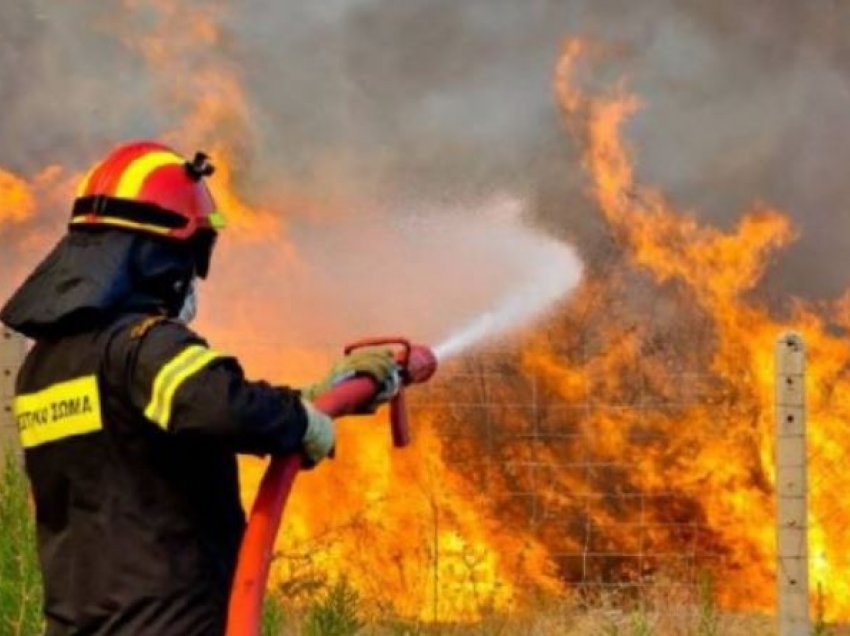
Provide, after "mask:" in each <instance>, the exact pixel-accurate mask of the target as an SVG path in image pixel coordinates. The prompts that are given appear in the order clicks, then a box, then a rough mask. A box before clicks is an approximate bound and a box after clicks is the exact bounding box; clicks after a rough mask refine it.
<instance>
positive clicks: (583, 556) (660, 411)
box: [0, 338, 850, 614]
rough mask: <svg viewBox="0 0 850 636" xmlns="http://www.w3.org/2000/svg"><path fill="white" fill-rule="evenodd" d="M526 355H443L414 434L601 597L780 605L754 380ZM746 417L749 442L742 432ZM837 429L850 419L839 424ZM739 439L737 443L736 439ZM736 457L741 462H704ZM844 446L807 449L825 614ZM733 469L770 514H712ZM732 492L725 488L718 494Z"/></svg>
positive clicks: (840, 568)
mask: <svg viewBox="0 0 850 636" xmlns="http://www.w3.org/2000/svg"><path fill="white" fill-rule="evenodd" d="M4 342H5V346H4V348H3V349H2V352H3V357H2V358H0V372H2V374H3V376H2V378H0V380H2V382H0V391H2V394H0V397H2V398H3V407H4V411H3V414H2V415H3V420H2V426H4V427H5V428H4V430H5V431H7V432H9V431H13V425H12V421H11V417H10V412H9V409H8V400H9V398H10V397H11V386H12V385H11V378H12V377H13V376H14V372H15V368H16V365H17V364H18V363H19V361H20V357H19V356H20V353H21V352H22V349H21V348H20V347H21V343H20V341H17V342H15V343H13V342H12V340H11V339H9V338H6V339H5V340H4ZM221 346H222V348H224V349H225V350H229V351H234V352H239V353H240V354H243V355H244V356H245V358H246V359H248V360H251V359H261V358H269V356H271V357H272V358H276V357H277V356H279V355H284V353H283V352H282V350H281V345H280V344H279V343H278V344H274V343H267V342H264V341H251V342H247V341H244V342H243V341H235V342H224V343H221ZM309 349H310V351H309V357H310V359H311V360H313V363H314V364H315V365H316V367H317V368H322V367H324V364H325V362H327V361H330V360H331V359H332V358H333V357H334V355H335V352H334V348H331V347H327V348H323V349H321V353H319V354H317V353H316V351H317V349H316V348H314V347H311V348H309ZM532 349H533V348H532ZM529 351H530V349H529V348H528V347H526V348H523V349H509V348H500V349H490V350H486V351H482V352H478V353H475V354H470V355H465V356H463V357H461V358H459V359H456V360H450V361H448V362H445V363H444V364H443V365H442V368H441V370H440V373H439V374H438V375H437V376H436V377H435V378H434V380H433V381H432V382H430V383H429V384H426V385H423V386H421V387H417V388H416V390H414V391H411V392H410V393H409V403H410V406H411V411H412V421H413V423H414V434H415V432H416V422H417V420H418V419H420V418H425V419H427V420H428V421H429V422H430V423H431V424H432V425H433V427H434V428H435V431H436V434H437V435H438V436H439V438H440V439H441V440H442V445H441V452H442V454H443V457H442V462H443V464H444V465H445V467H446V468H447V470H450V471H452V472H453V473H455V474H456V475H460V476H461V477H462V478H463V479H464V480H465V481H466V482H468V483H469V485H470V486H471V488H472V489H473V490H474V491H475V492H476V493H478V494H480V496H481V497H482V498H483V499H484V500H485V501H487V502H488V503H487V505H488V509H489V511H490V512H491V514H492V515H493V516H494V517H495V518H496V519H497V520H498V522H499V523H500V524H502V526H503V527H505V528H508V529H510V530H511V531H512V532H522V533H527V534H528V536H529V537H531V538H533V539H534V540H535V541H538V542H539V543H540V544H541V545H543V546H545V549H546V552H547V555H548V557H549V559H550V560H551V562H552V563H553V564H554V566H555V570H556V576H557V578H558V580H559V581H560V582H561V583H562V584H563V585H564V586H565V587H566V588H567V589H569V590H571V591H573V592H575V594H576V597H577V598H579V599H581V600H583V601H585V602H587V603H588V604H597V603H604V604H615V605H621V606H628V605H634V604H636V603H642V602H645V601H646V599H647V598H650V599H656V600H657V599H663V601H664V602H666V603H668V604H672V605H674V606H678V607H680V608H688V607H692V606H693V604H694V603H696V602H698V600H699V598H700V595H701V594H703V593H704V583H705V581H706V580H707V578H711V579H713V580H714V581H715V587H716V588H717V589H718V590H719V591H720V592H721V593H722V592H723V590H724V589H725V590H727V593H726V595H725V597H723V599H722V602H727V603H728V602H729V601H730V600H731V601H732V604H733V605H735V604H737V605H742V606H747V605H750V606H758V607H762V608H765V609H769V605H770V604H772V603H773V602H774V597H775V593H774V589H773V583H772V576H773V574H774V572H775V565H774V551H775V545H774V544H773V536H774V532H775V530H774V518H773V515H774V509H773V493H772V488H773V484H772V475H770V474H762V471H764V470H765V466H764V465H763V463H764V460H763V458H762V460H759V457H758V455H757V454H758V450H759V449H758V448H751V449H747V448H746V446H747V444H748V443H754V440H757V439H758V437H759V435H762V436H763V434H765V433H764V430H763V429H760V428H759V427H761V426H762V425H763V423H764V422H765V421H766V422H768V426H770V427H771V428H770V431H772V430H773V429H772V417H773V405H772V404H764V403H763V400H762V401H761V402H760V403H759V404H758V405H755V406H754V398H753V396H752V395H751V393H748V392H746V391H742V390H740V389H736V388H735V387H734V386H731V387H730V383H731V384H734V382H735V381H736V380H737V381H740V383H741V385H742V386H746V385H747V383H748V382H751V379H750V378H747V377H745V376H743V375H742V376H741V377H740V378H737V379H736V378H731V379H730V378H729V377H723V378H718V376H717V374H716V373H709V372H702V371H698V370H694V369H688V368H682V367H681V366H680V365H679V361H678V360H677V358H676V357H675V356H666V355H660V354H659V355H658V356H655V357H654V358H653V356H645V355H644V354H645V350H644V349H641V348H638V349H637V350H635V351H634V352H633V355H631V357H630V358H629V360H628V361H626V362H625V363H620V364H618V365H616V366H614V367H612V368H608V367H606V366H605V365H600V364H598V361H599V358H598V356H597V355H596V353H595V352H593V351H578V352H577V351H576V350H575V349H570V350H569V351H566V350H565V351H558V350H550V351H549V352H548V353H549V356H550V357H549V358H547V360H548V361H551V360H556V361H562V362H563V367H559V368H557V369H553V368H552V367H551V365H549V364H548V362H545V361H544V362H541V360H539V359H536V358H535V355H534V353H533V351H532V353H529ZM662 353H664V352H662ZM306 355H307V354H306V353H305V356H306ZM317 357H318V358H321V360H319V361H317ZM264 370H266V369H264ZM576 370H578V371H580V373H574V371H576ZM759 399H761V398H759ZM742 404H743V406H742ZM742 421H744V422H745V424H746V425H745V426H744V427H743V430H746V431H750V432H751V433H752V435H751V436H750V437H747V438H744V437H740V434H741V430H742ZM832 425H833V426H836V425H840V426H845V427H846V426H847V424H846V422H844V421H842V420H840V418H839V419H838V420H836V421H833V422H832ZM771 434H772V433H770V432H768V433H767V435H768V438H767V444H768V446H771V445H772V444H773V440H772V439H771V438H770V437H769V436H770V435H771ZM729 436H732V437H735V436H737V438H736V439H734V440H733V442H734V443H732V444H730V445H723V444H722V443H721V441H722V440H724V438H725V437H729ZM719 440H720V441H719ZM741 440H744V441H741ZM718 444H719V446H718ZM770 450H771V449H770V448H768V454H769V453H770ZM733 451H734V453H733ZM726 452H729V453H730V454H729V455H728V457H726V460H727V464H728V465H724V464H723V463H722V461H721V462H720V463H718V464H714V465H710V464H709V465H703V464H704V463H705V462H709V461H717V459H718V456H719V457H720V460H722V459H723V453H726ZM845 452H846V449H842V448H841V446H840V444H839V445H835V446H830V445H823V444H820V445H814V446H813V445H810V447H809V462H810V471H809V495H810V507H809V528H810V530H811V533H810V537H809V557H808V558H809V571H810V573H811V576H812V592H811V598H812V602H813V604H815V605H816V604H817V603H818V599H827V601H826V602H827V603H829V602H831V601H830V599H832V600H834V599H836V598H839V599H840V594H841V590H842V589H845V588H846V586H848V585H850V583H848V581H849V580H850V579H848V577H847V576H846V572H850V553H848V552H847V551H843V550H841V549H840V547H841V546H842V545H843V544H842V543H841V541H837V540H836V536H837V535H838V534H841V533H843V532H844V530H843V529H844V528H845V524H846V523H847V522H848V521H849V520H850V503H848V499H847V498H846V497H843V496H842V493H840V492H836V491H835V489H834V484H835V483H841V481H840V480H839V479H838V476H840V475H843V473H844V471H845V465H844V464H845V463H846V462H845V457H844V455H845ZM767 461H768V465H767V467H766V469H767V470H769V469H770V468H771V466H770V464H769V460H767ZM730 467H736V469H735V470H733V471H732V472H731V473H730V474H732V475H733V477H734V476H738V475H741V474H745V475H746V477H747V480H746V482H745V483H741V484H738V486H737V487H739V488H740V489H741V490H744V491H747V492H748V493H749V494H748V496H749V499H746V500H744V504H743V505H753V502H756V503H758V505H759V506H761V508H762V509H761V510H759V509H756V507H754V508H753V509H752V510H750V511H747V510H743V511H742V510H740V509H739V510H737V512H736V514H737V516H735V515H732V516H726V517H723V516H720V517H718V516H717V510H713V509H712V508H711V506H712V505H715V506H716V505H717V502H718V501H720V502H723V501H730V502H731V501H732V500H735V499H736V497H738V496H739V492H737V491H736V486H735V485H734V483H733V482H726V481H723V480H722V479H718V478H716V477H714V475H715V474H716V473H722V472H723V471H724V470H731V468H730ZM726 483H729V484H731V485H730V486H729V488H728V490H726V491H723V492H719V491H718V485H723V484H726ZM435 501H436V500H435ZM435 505H437V504H435ZM438 512H439V511H435V518H436V516H437V513H438ZM748 513H749V514H748ZM730 520H731V521H736V522H737V523H739V524H740V527H735V526H734V524H731V523H729V522H730ZM354 525H357V524H354ZM351 527H354V526H353V525H352V526H348V527H340V528H339V533H340V534H341V535H344V534H345V533H346V532H349V531H350V528H351ZM759 542H760V543H759ZM450 549H452V548H451V547H450V546H443V547H441V548H440V550H450ZM748 550H749V552H748ZM759 550H762V551H763V552H759ZM765 554H766V555H767V556H765ZM470 555H471V556H470ZM429 558H430V559H431V561H432V562H435V561H436V560H437V559H438V558H440V556H439V555H438V554H431V556H430V557H429ZM465 558H467V559H473V560H474V558H475V556H474V554H472V553H471V552H470V553H469V555H467V556H466V557H465ZM747 559H749V561H747ZM435 571H436V567H435ZM474 571H475V563H472V565H471V566H470V569H469V572H473V574H472V575H470V574H469V572H467V573H460V574H458V577H459V578H462V577H467V578H469V577H470V576H471V577H472V578H474V576H475V575H474ZM423 576H424V578H427V575H423ZM440 576H442V577H446V576H447V575H446V573H441V574H440ZM747 577H750V580H749V581H743V582H741V583H740V584H738V583H734V580H735V579H737V578H747ZM842 585H843V586H845V588H842ZM765 586H768V587H769V588H770V589H766V587H765ZM747 589H749V590H750V592H749V593H750V596H747V595H746V594H747V592H746V590H747ZM730 590H731V592H730ZM742 590H744V591H743V592H742ZM482 599H483V600H482V603H486V602H487V601H486V595H484V596H482ZM682 611H690V610H688V609H683V610H682ZM815 611H817V608H815ZM825 611H826V613H827V614H829V612H830V607H828V606H827V607H826V608H825ZM435 614H436V612H435Z"/></svg>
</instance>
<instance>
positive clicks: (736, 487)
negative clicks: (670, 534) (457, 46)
mask: <svg viewBox="0 0 850 636" xmlns="http://www.w3.org/2000/svg"><path fill="white" fill-rule="evenodd" d="M592 48H593V47H591V46H590V45H589V44H588V43H587V42H583V41H581V40H571V41H569V42H567V43H566V44H565V47H564V52H563V55H562V57H561V58H560V61H559V63H558V66H557V69H556V79H555V92H556V96H557V98H558V103H559V105H560V107H561V112H562V114H563V116H564V121H565V124H566V125H567V127H568V129H569V130H570V132H571V133H572V135H573V137H574V138H575V139H577V140H578V141H579V143H580V144H581V146H582V147H583V149H584V164H585V167H586V169H587V172H588V174H589V176H590V183H591V194H592V196H593V198H594V199H595V201H596V203H597V205H598V207H599V210H600V212H601V213H602V214H603V216H604V218H605V219H606V221H607V222H608V224H609V226H610V227H611V229H612V231H613V233H614V235H615V236H616V237H617V238H618V239H619V240H620V241H621V242H622V243H623V244H624V245H625V247H626V248H627V249H628V256H629V259H630V260H631V262H632V263H633V264H634V265H635V266H637V267H639V268H641V269H642V270H644V271H647V272H649V273H650V274H651V275H652V276H653V278H654V279H655V281H656V282H657V283H659V284H665V283H675V284H676V285H677V286H678V287H679V289H680V291H681V293H682V294H683V295H684V296H685V297H686V298H689V299H692V301H693V302H695V303H696V304H697V306H698V308H699V310H700V312H701V313H702V314H703V316H704V317H705V318H706V319H707V320H708V325H707V326H708V328H709V329H710V331H711V336H710V337H711V339H712V340H713V349H714V350H713V353H712V354H711V357H710V360H708V369H709V371H710V373H711V375H712V380H713V381H715V382H718V383H720V384H721V385H722V386H724V387H725V389H724V391H725V393H726V395H724V396H723V398H722V400H721V402H720V403H715V404H709V403H705V404H702V405H698V406H686V407H684V408H682V409H679V410H677V412H676V413H675V414H673V415H671V414H667V413H665V412H664V410H663V409H660V408H659V409H649V410H647V411H641V412H631V413H628V412H627V413H619V414H618V415H617V418H616V420H610V419H609V418H608V417H607V416H606V415H599V416H598V417H591V420H592V421H591V422H589V423H588V424H589V425H590V426H592V427H593V428H594V429H596V430H597V431H603V432H602V433H601V434H597V435H596V437H595V438H594V439H599V438H604V444H602V445H601V446H602V447H601V448H598V449H594V452H595V453H598V454H599V455H601V456H603V457H609V458H611V459H616V458H618V457H622V454H623V453H624V452H626V451H627V449H628V447H629V445H630V444H629V439H628V436H629V433H630V432H633V431H634V427H638V426H640V427H648V428H650V429H654V431H655V433H656V434H658V435H659V437H658V439H659V441H661V443H659V444H652V445H650V447H648V448H646V449H645V451H644V452H642V453H639V454H638V455H637V456H636V457H634V462H635V467H634V473H633V474H632V475H631V478H632V480H633V482H634V484H635V486H636V487H637V488H638V489H639V490H641V491H645V492H652V491H653V490H657V489H666V490H671V489H672V490H674V491H679V492H683V493H685V492H691V493H696V494H694V495H691V496H692V497H694V498H695V499H696V500H697V501H698V502H699V508H700V512H699V514H700V515H704V522H705V524H706V526H707V527H708V529H710V531H711V533H712V534H713V535H714V537H715V539H714V540H715V541H717V544H718V546H719V547H720V548H721V551H722V553H723V554H724V555H725V556H724V564H723V565H722V567H719V568H717V571H718V573H720V572H722V573H724V576H722V577H721V578H719V581H720V589H719V592H720V596H721V599H722V601H723V602H724V603H725V604H726V605H727V606H730V607H743V608H753V607H756V608H761V609H770V607H771V606H772V603H773V594H774V579H773V577H774V573H773V568H774V554H775V546H774V543H775V538H774V523H775V521H774V502H773V496H772V489H773V484H772V480H773V472H774V465H773V445H774V432H773V431H774V424H773V419H772V414H773V411H772V401H773V377H772V376H773V361H772V356H773V353H772V352H773V346H774V341H775V338H776V337H777V336H778V334H779V333H781V332H782V331H783V329H784V328H786V327H787V326H788V325H787V324H784V323H782V322H780V321H778V320H776V319H775V318H773V317H772V316H771V315H770V313H769V310H768V309H767V308H766V307H765V306H763V305H762V304H760V303H757V302H756V301H754V300H753V299H752V298H749V297H747V295H746V293H747V292H748V291H750V290H752V289H754V288H755V287H756V285H757V284H758V282H759V281H760V280H761V277H762V275H763V274H764V271H765V268H766V266H767V263H768V258H769V256H770V254H771V253H772V252H773V251H774V250H776V249H777V248H780V247H782V246H784V245H786V244H787V243H788V242H789V241H790V240H791V239H792V238H793V230H792V228H791V224H790V222H789V220H788V218H787V216H785V215H784V214H782V213H780V212H778V211H776V210H773V209H770V208H768V207H767V206H765V205H763V204H759V205H756V206H754V207H753V209H752V210H751V211H749V212H747V213H745V214H744V216H743V217H742V218H741V220H740V221H739V222H738V224H737V227H736V228H735V229H734V230H733V231H731V232H729V233H724V232H721V231H720V230H717V229H715V228H712V227H708V226H704V225H701V224H700V223H699V222H698V221H697V220H696V219H695V218H694V217H693V216H692V215H691V214H688V213H686V212H681V211H679V210H676V209H675V208H674V207H673V206H672V205H671V204H670V203H669V202H668V201H667V200H666V199H665V197H664V195H663V194H662V193H661V192H660V191H658V190H656V189H654V188H651V187H648V186H645V185H643V184H640V183H638V182H637V181H636V179H635V175H634V169H633V164H632V156H631V151H630V149H629V148H628V146H627V144H626V143H625V142H624V141H623V138H622V133H621V129H622V126H623V124H624V123H625V121H626V120H627V119H628V117H630V116H631V115H633V114H634V113H635V112H636V111H637V108H638V105H639V102H638V100H637V99H636V98H635V97H634V96H633V95H631V94H629V93H628V92H627V91H626V90H625V88H624V87H623V86H622V85H620V86H618V87H617V88H616V89H615V90H613V91H612V92H611V93H609V94H604V95H589V94H585V93H583V92H582V91H581V90H580V89H579V88H578V83H579V82H578V79H577V73H578V71H579V68H578V63H579V61H580V59H581V57H582V55H583V54H585V53H586V52H588V51H589V50H592ZM591 52H593V51H591ZM683 313H684V312H683ZM826 315H828V314H826ZM826 321H827V318H826V317H825V315H824V314H822V313H819V312H818V311H816V308H814V307H811V306H809V305H808V304H806V303H804V302H802V301H796V302H795V304H794V307H793V316H792V320H791V321H790V323H791V324H793V326H794V327H795V328H797V329H800V330H802V332H803V333H804V336H805V338H806V339H807V341H808V343H809V350H810V357H811V363H810V371H809V376H808V386H807V389H808V393H809V404H810V411H811V420H810V425H809V452H810V455H811V457H812V460H813V461H812V463H811V471H812V477H811V483H812V484H813V487H812V489H811V495H810V496H811V499H810V506H811V511H812V512H811V520H810V532H811V544H810V551H811V555H812V559H811V565H810V571H811V578H812V581H813V582H814V583H816V584H817V585H819V586H822V590H823V594H824V606H825V608H826V610H827V612H828V613H829V614H831V615H832V616H833V617H845V618H846V617H847V616H850V580H848V578H847V577H846V576H844V575H843V574H842V571H845V572H846V568H847V566H848V562H847V557H846V555H847V554H848V550H850V542H848V540H847V536H846V533H844V532H843V530H842V528H843V527H844V526H845V525H846V523H847V522H848V521H850V507H848V506H847V505H846V504H842V503H841V502H840V501H838V500H837V499H836V498H835V497H833V496H830V495H829V494H828V492H827V491H834V492H842V491H843V490H844V489H845V488H847V487H848V486H850V478H848V477H847V476H846V472H845V471H842V470H840V464H839V463H838V462H839V461H840V460H839V456H840V454H841V450H840V449H844V450H845V452H846V449H847V448H848V447H850V431H848V430H847V427H846V425H842V424H841V423H840V419H841V416H840V414H841V413H843V412H844V411H845V410H846V408H847V406H846V405H847V402H846V397H845V392H846V391H847V389H848V388H850V386H848V384H847V380H846V378H845V374H844V373H843V372H842V371H841V369H842V365H843V364H845V363H846V360H848V357H847V355H848V354H850V349H848V345H847V343H846V341H845V340H842V339H839V338H836V337H834V336H832V335H830V334H829V333H828V331H827V329H826ZM647 326H648V325H647ZM645 328H646V327H643V329H645ZM671 337H672V336H671ZM634 339H635V336H633V335H632V336H629V337H627V338H626V340H625V341H623V342H616V340H615V339H612V340H611V341H610V344H611V348H609V349H608V350H606V351H604V352H600V353H598V354H595V355H594V356H592V357H591V359H590V360H589V361H586V362H584V363H583V364H582V366H581V367H579V368H576V367H575V366H574V365H573V364H570V362H569V361H568V360H564V359H563V358H558V357H556V356H554V354H553V353H552V352H551V351H548V350H547V348H546V346H545V344H541V343H538V345H537V346H535V347H532V348H531V349H530V350H529V351H527V355H526V364H527V365H528V366H529V367H531V368H534V369H535V370H538V371H541V372H543V373H545V374H546V375H547V377H548V378H549V381H550V382H551V384H552V386H553V387H554V388H555V389H556V390H558V391H559V392H560V393H561V394H562V395H563V397H564V398H565V399H571V398H573V396H574V395H575V390H576V387H577V386H580V385H581V378H582V377H583V376H584V377H586V376H587V374H589V373H592V372H593V371H594V367H596V366H599V367H601V369H600V373H605V374H606V375H608V376H609V377H611V376H613V377H614V378H623V377H627V375H628V369H627V368H626V367H627V366H628V365H630V364H633V363H635V361H636V360H639V358H640V355H641V354H640V352H638V351H636V350H635V346H636V345H635V342H634ZM649 357H651V356H649ZM842 361H843V362H842ZM612 363H613V364H612ZM650 364H651V361H650ZM646 373H647V376H648V377H647V378H646V379H645V381H647V382H649V383H651V386H652V388H653V389H654V391H656V392H657V393H660V394H664V393H665V392H669V390H670V387H672V386H675V385H676V384H677V378H676V377H675V376H674V375H673V374H671V373H670V372H669V370H665V369H663V368H649V369H647V370H646ZM608 382H609V384H610V383H611V380H609V381H608ZM618 389H619V387H616V386H613V387H611V386H609V387H607V388H605V387H603V388H602V394H603V395H608V396H616V395H617V394H618ZM719 421H722V428H721V427H719V426H718V422H719ZM692 514H693V513H692ZM732 569H733V570H736V571H737V572H738V573H737V575H736V576H734V577H730V576H728V575H725V574H726V573H728V572H729V571H730V570H732Z"/></svg>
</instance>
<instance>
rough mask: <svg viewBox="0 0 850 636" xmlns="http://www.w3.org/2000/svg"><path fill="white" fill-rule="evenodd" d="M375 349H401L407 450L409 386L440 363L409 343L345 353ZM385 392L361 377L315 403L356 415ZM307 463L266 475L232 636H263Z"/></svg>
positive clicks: (395, 433)
mask: <svg viewBox="0 0 850 636" xmlns="http://www.w3.org/2000/svg"><path fill="white" fill-rule="evenodd" d="M375 346H396V347H398V348H399V349H398V351H397V353H396V354H395V359H396V363H397V364H398V370H399V375H400V378H401V385H402V387H401V388H400V389H399V391H398V393H396V395H395V396H394V397H393V398H392V400H391V401H390V429H391V432H392V441H393V446H395V447H396V448H401V447H404V446H407V445H408V444H409V443H410V430H409V427H408V421H407V406H406V401H405V392H404V387H405V386H407V385H410V384H419V383H421V382H426V381H427V380H429V379H430V378H431V376H432V375H434V372H435V371H436V370H437V358H436V357H435V356H434V353H433V352H432V351H431V349H429V348H428V347H425V346H422V345H412V344H410V342H409V341H408V340H406V339H404V338H372V339H368V340H361V341H358V342H355V343H353V344H350V345H348V346H347V347H346V348H345V354H346V355H348V354H350V353H351V352H352V351H354V350H355V349H360V348H363V347H375ZM381 389H382V387H380V386H379V385H378V383H377V382H376V381H375V380H374V379H372V378H371V377H368V376H355V377H353V378H351V379H348V380H345V381H344V382H341V383H340V384H337V385H335V386H334V387H333V388H331V389H330V390H328V391H326V392H325V393H323V394H322V395H320V396H318V397H317V398H316V399H315V400H314V402H313V404H314V406H315V407H316V408H318V409H319V410H320V411H322V412H324V413H325V414H326V415H329V416H331V417H341V416H344V415H355V414H358V413H362V411H363V409H364V407H366V406H368V405H369V404H371V403H372V401H373V400H374V399H375V396H376V395H378V393H379V392H380V391H381ZM302 461H303V458H302V456H301V454H299V453H293V454H291V455H286V456H282V457H275V458H272V460H271V462H270V463H269V466H268V468H267V469H266V472H265V474H264V475H263V480H262V482H261V484H260V489H259V491H258V493H257V498H256V499H255V500H254V506H253V508H252V509H251V514H250V516H249V517H248V525H247V527H246V529H245V535H244V537H243V539H242V545H241V547H240V550H239V560H238V562H237V565H236V573H235V575H234V578H233V586H232V588H231V593H230V604H229V607H228V615H227V632H226V635H227V636H258V635H259V633H260V626H261V617H262V608H263V596H264V595H265V589H266V582H267V581H268V576H269V567H270V565H271V561H272V552H273V549H274V542H275V538H276V537H277V533H278V529H279V528H280V521H281V518H282V516H283V510H284V508H285V506H286V502H287V500H288V498H289V493H290V492H291V491H292V484H293V482H294V481H295V477H296V475H297V474H298V471H299V470H300V469H301V467H302Z"/></svg>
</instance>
